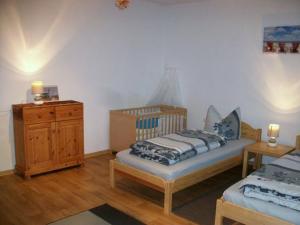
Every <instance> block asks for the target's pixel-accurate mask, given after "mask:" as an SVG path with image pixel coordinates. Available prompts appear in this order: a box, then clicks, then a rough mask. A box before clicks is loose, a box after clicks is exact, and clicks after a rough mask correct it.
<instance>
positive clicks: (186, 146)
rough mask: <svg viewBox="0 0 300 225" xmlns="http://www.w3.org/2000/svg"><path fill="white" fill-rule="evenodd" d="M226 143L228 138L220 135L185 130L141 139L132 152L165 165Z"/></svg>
mask: <svg viewBox="0 0 300 225" xmlns="http://www.w3.org/2000/svg"><path fill="white" fill-rule="evenodd" d="M225 144H226V140H225V139H224V138H223V137H221V136H219V135H215V134H212V133H208V132H204V131H201V130H184V131H182V132H177V133H175V134H169V135H165V136H162V137H157V138H152V139H148V140H146V141H139V142H137V143H135V144H133V145H132V146H131V151H130V154H132V155H135V156H137V157H140V158H143V159H147V160H151V161H154V162H158V163H161V164H163V165H173V164H175V163H177V162H180V161H183V160H186V159H189V158H191V157H193V156H196V155H198V154H202V153H205V152H207V151H209V150H212V149H216V148H219V147H221V146H223V145H225Z"/></svg>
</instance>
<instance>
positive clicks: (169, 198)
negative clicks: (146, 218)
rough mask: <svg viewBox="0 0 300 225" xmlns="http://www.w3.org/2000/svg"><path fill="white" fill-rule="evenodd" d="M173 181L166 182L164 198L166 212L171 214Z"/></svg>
mask: <svg viewBox="0 0 300 225" xmlns="http://www.w3.org/2000/svg"><path fill="white" fill-rule="evenodd" d="M172 187H173V183H170V182H167V183H165V199H164V213H165V214H166V215H170V213H171V211H172V198H173V190H172Z"/></svg>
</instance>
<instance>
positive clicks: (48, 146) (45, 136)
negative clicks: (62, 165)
mask: <svg viewBox="0 0 300 225" xmlns="http://www.w3.org/2000/svg"><path fill="white" fill-rule="evenodd" d="M54 137H55V123H54V122H53V123H40V124H32V125H26V127H25V145H26V147H25V148H26V150H25V151H26V157H27V162H28V163H27V165H26V167H27V170H30V171H32V172H35V171H42V170H47V169H49V168H51V167H53V165H54V164H55V141H54V140H55V138H54Z"/></svg>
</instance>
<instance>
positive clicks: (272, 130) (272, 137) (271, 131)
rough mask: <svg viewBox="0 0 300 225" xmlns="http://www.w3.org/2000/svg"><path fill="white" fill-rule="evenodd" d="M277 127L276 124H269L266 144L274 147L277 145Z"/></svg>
mask: <svg viewBox="0 0 300 225" xmlns="http://www.w3.org/2000/svg"><path fill="white" fill-rule="evenodd" d="M279 128H280V126H279V125H278V124H270V125H269V129H268V137H269V138H270V139H269V141H268V145H269V146H270V147H276V146H277V144H278V143H277V139H276V138H277V137H279Z"/></svg>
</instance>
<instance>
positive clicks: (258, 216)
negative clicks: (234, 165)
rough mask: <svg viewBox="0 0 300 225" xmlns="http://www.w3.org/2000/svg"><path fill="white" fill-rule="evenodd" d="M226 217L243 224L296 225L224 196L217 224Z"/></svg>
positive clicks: (298, 141) (299, 143) (299, 139)
mask: <svg viewBox="0 0 300 225" xmlns="http://www.w3.org/2000/svg"><path fill="white" fill-rule="evenodd" d="M296 149H300V135H299V136H297V138H296ZM224 217H226V218H229V219H232V220H234V221H237V222H239V223H242V224H251V225H254V224H263V225H294V224H292V223H290V222H287V221H284V220H282V219H279V218H277V217H273V216H269V215H266V214H264V213H262V212H258V211H255V210H253V209H249V208H246V207H242V206H239V205H237V204H234V203H232V202H230V201H226V200H225V199H224V198H223V197H222V198H220V199H218V200H217V207H216V217H215V225H223V219H224Z"/></svg>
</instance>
